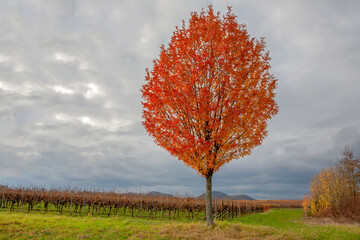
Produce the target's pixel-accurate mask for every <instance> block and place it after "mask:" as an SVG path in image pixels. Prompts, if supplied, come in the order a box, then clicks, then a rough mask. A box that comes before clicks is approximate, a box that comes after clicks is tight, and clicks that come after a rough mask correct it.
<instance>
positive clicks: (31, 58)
mask: <svg viewBox="0 0 360 240" xmlns="http://www.w3.org/2000/svg"><path fill="white" fill-rule="evenodd" d="M210 3H212V4H213V7H214V9H215V10H216V11H221V13H223V14H225V13H226V11H227V6H228V5H230V6H233V13H234V14H235V15H236V16H237V21H238V22H239V23H245V24H246V25H247V29H248V31H249V33H250V35H251V36H252V37H255V38H260V37H262V36H263V37H265V41H266V42H267V50H269V51H270V56H271V57H272V61H271V65H272V70H271V72H272V73H273V74H274V75H275V76H276V77H277V78H278V79H279V81H278V88H277V89H276V92H277V95H276V101H277V102H278V105H279V107H280V111H279V113H278V115H276V116H275V117H274V118H273V119H272V120H271V121H270V124H269V127H268V130H269V136H268V137H267V138H266V139H265V140H264V142H263V144H262V145H260V146H258V147H256V148H255V149H254V150H253V153H252V154H251V155H250V156H247V157H245V158H242V159H239V160H234V161H232V162H230V163H228V164H227V165H225V166H224V167H222V168H221V169H220V170H219V171H218V172H216V173H215V175H214V178H213V190H218V191H222V192H224V193H227V194H248V195H249V196H251V197H254V198H257V199H279V198H282V199H290V198H302V196H303V194H304V193H305V192H307V191H308V187H309V183H310V180H311V177H312V176H313V175H314V174H316V173H317V172H318V171H320V170H321V168H325V167H328V166H330V165H332V164H334V162H335V161H336V159H337V158H339V157H340V151H341V150H342V149H343V147H344V146H345V145H349V146H350V147H351V148H352V149H353V150H354V152H355V153H356V154H357V155H359V153H360V107H359V106H360V94H359V90H360V44H359V43H360V14H359V13H360V1H357V0H353V1H340V0H338V1H313V0H311V1H265V0H264V1H251V0H248V1H246V0H244V1H221V0H219V1H205V0H204V1H203V0H197V1H194V0H185V1H184V0H182V1H170V0H154V1H150V0H133V1H130V0H123V1H85V0H84V1H72V0H63V1H46V0H44V1H35V0H34V1H7V0H2V1H0V184H1V183H2V184H9V185H43V186H71V187H75V186H77V187H80V188H83V187H87V188H89V187H92V188H94V187H96V188H104V189H113V188H116V189H119V190H121V191H130V190H141V191H153V190H155V191H161V192H167V193H180V194H185V193H188V194H190V195H198V194H201V193H203V192H204V191H205V179H203V178H202V177H200V176H199V175H197V173H196V172H195V171H194V170H193V169H191V168H189V167H186V166H185V165H184V164H183V163H182V162H180V161H178V160H177V159H175V158H174V157H172V156H170V155H169V154H168V153H167V152H166V151H165V150H163V149H162V148H160V147H158V146H157V145H155V144H154V142H153V140H152V139H151V138H150V137H149V135H148V134H147V133H146V131H145V130H144V128H143V127H142V125H141V121H142V119H141V114H142V106H141V104H140V101H141V93H140V88H141V86H142V85H143V84H144V83H145V80H144V76H145V68H151V67H152V60H153V59H154V58H157V57H158V55H159V51H160V45H161V44H165V45H166V44H167V43H168V42H169V40H170V38H171V35H172V32H173V31H174V30H175V27H176V26H179V25H181V24H182V22H181V21H182V20H185V21H188V19H189V18H190V12H192V11H200V10H201V9H202V8H207V6H208V5H209V4H210Z"/></svg>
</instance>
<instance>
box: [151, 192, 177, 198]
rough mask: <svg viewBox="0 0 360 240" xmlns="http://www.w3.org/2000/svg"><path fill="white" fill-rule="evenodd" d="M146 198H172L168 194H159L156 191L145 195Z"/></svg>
mask: <svg viewBox="0 0 360 240" xmlns="http://www.w3.org/2000/svg"><path fill="white" fill-rule="evenodd" d="M146 196H152V197H174V196H173V195H171V194H168V193H161V192H156V191H152V192H149V193H147V194H146Z"/></svg>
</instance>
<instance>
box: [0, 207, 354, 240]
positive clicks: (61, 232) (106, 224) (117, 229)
mask: <svg viewBox="0 0 360 240" xmlns="http://www.w3.org/2000/svg"><path fill="white" fill-rule="evenodd" d="M0 239H334V240H335V239H352V240H354V239H360V226H359V225H356V224H338V223H334V222H328V223H323V221H320V220H317V219H312V218H308V217H304V213H303V210H302V209H299V208H297V209H271V210H269V211H267V212H265V213H257V214H251V215H244V216H241V217H240V218H234V219H230V220H229V221H217V222H216V224H215V226H214V227H213V228H208V227H207V226H206V223H205V222H204V221H203V220H201V219H192V220H190V219H172V220H169V219H167V218H158V219H147V218H139V217H131V216H114V217H106V216H104V217H100V216H99V217H94V216H90V215H89V216H64V215H60V214H55V213H44V212H36V211H33V212H30V213H26V212H9V211H1V212H0Z"/></svg>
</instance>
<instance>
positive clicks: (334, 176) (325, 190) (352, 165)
mask: <svg viewBox="0 0 360 240" xmlns="http://www.w3.org/2000/svg"><path fill="white" fill-rule="evenodd" d="M359 190H360V157H357V156H354V153H353V151H352V150H351V149H350V148H349V147H348V146H346V147H345V148H344V150H343V151H342V157H341V159H339V160H338V161H337V162H336V164H335V166H333V167H329V168H327V169H322V170H321V171H320V173H319V174H317V175H316V176H314V177H313V179H312V181H311V183H310V193H309V195H306V196H305V197H304V200H303V207H304V209H305V211H306V212H307V213H308V214H309V215H312V216H315V217H332V218H348V219H352V220H355V221H360V191H359Z"/></svg>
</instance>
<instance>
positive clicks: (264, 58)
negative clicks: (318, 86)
mask: <svg viewBox="0 0 360 240" xmlns="http://www.w3.org/2000/svg"><path fill="white" fill-rule="evenodd" d="M235 18H236V16H235V15H234V14H232V12H231V8H230V7H229V11H228V12H227V14H226V15H224V16H220V13H219V12H218V13H215V12H214V10H213V7H212V6H211V5H210V6H209V8H208V10H207V11H204V10H202V11H201V12H200V13H196V12H193V13H191V18H190V20H189V23H188V25H186V24H185V22H184V21H183V25H182V27H176V30H175V31H174V33H173V36H172V38H171V41H170V43H169V45H168V46H167V47H165V46H161V51H160V56H159V57H158V58H157V59H155V60H154V63H153V64H154V65H153V69H152V70H151V71H149V70H148V69H147V70H146V73H147V74H146V84H145V85H144V86H143V87H142V94H143V101H142V104H143V107H144V111H143V118H144V121H143V125H144V127H145V128H146V130H147V131H148V133H149V134H150V136H152V137H153V138H154V139H155V142H156V143H157V144H158V145H160V146H161V147H163V148H165V149H166V150H167V151H168V152H170V153H171V155H173V156H175V157H177V158H178V159H179V160H182V161H183V162H184V163H185V164H186V165H187V166H190V167H192V168H193V169H195V170H196V171H197V172H198V174H200V175H201V176H203V177H205V178H206V218H207V224H208V225H213V224H214V223H213V217H212V214H213V210H212V195H211V194H212V192H211V188H212V176H213V174H214V173H215V172H216V171H218V170H219V169H220V167H221V166H223V165H224V164H225V163H228V162H230V161H231V160H233V159H237V158H240V157H243V156H245V155H249V154H250V153H251V150H252V149H253V148H254V147H255V146H258V145H260V144H261V142H262V140H263V139H264V137H265V136H266V135H267V131H266V127H267V120H269V119H270V118H271V117H273V116H274V115H275V114H276V113H277V111H278V106H277V104H276V102H275V100H274V98H275V93H274V90H275V87H276V81H277V79H276V78H275V77H274V76H273V75H272V74H270V73H269V69H270V64H269V61H270V57H269V53H268V52H266V51H265V42H264V39H263V38H261V39H260V40H256V39H254V38H250V36H249V34H248V32H247V30H246V26H245V25H244V24H238V23H237V21H236V19H235Z"/></svg>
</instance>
